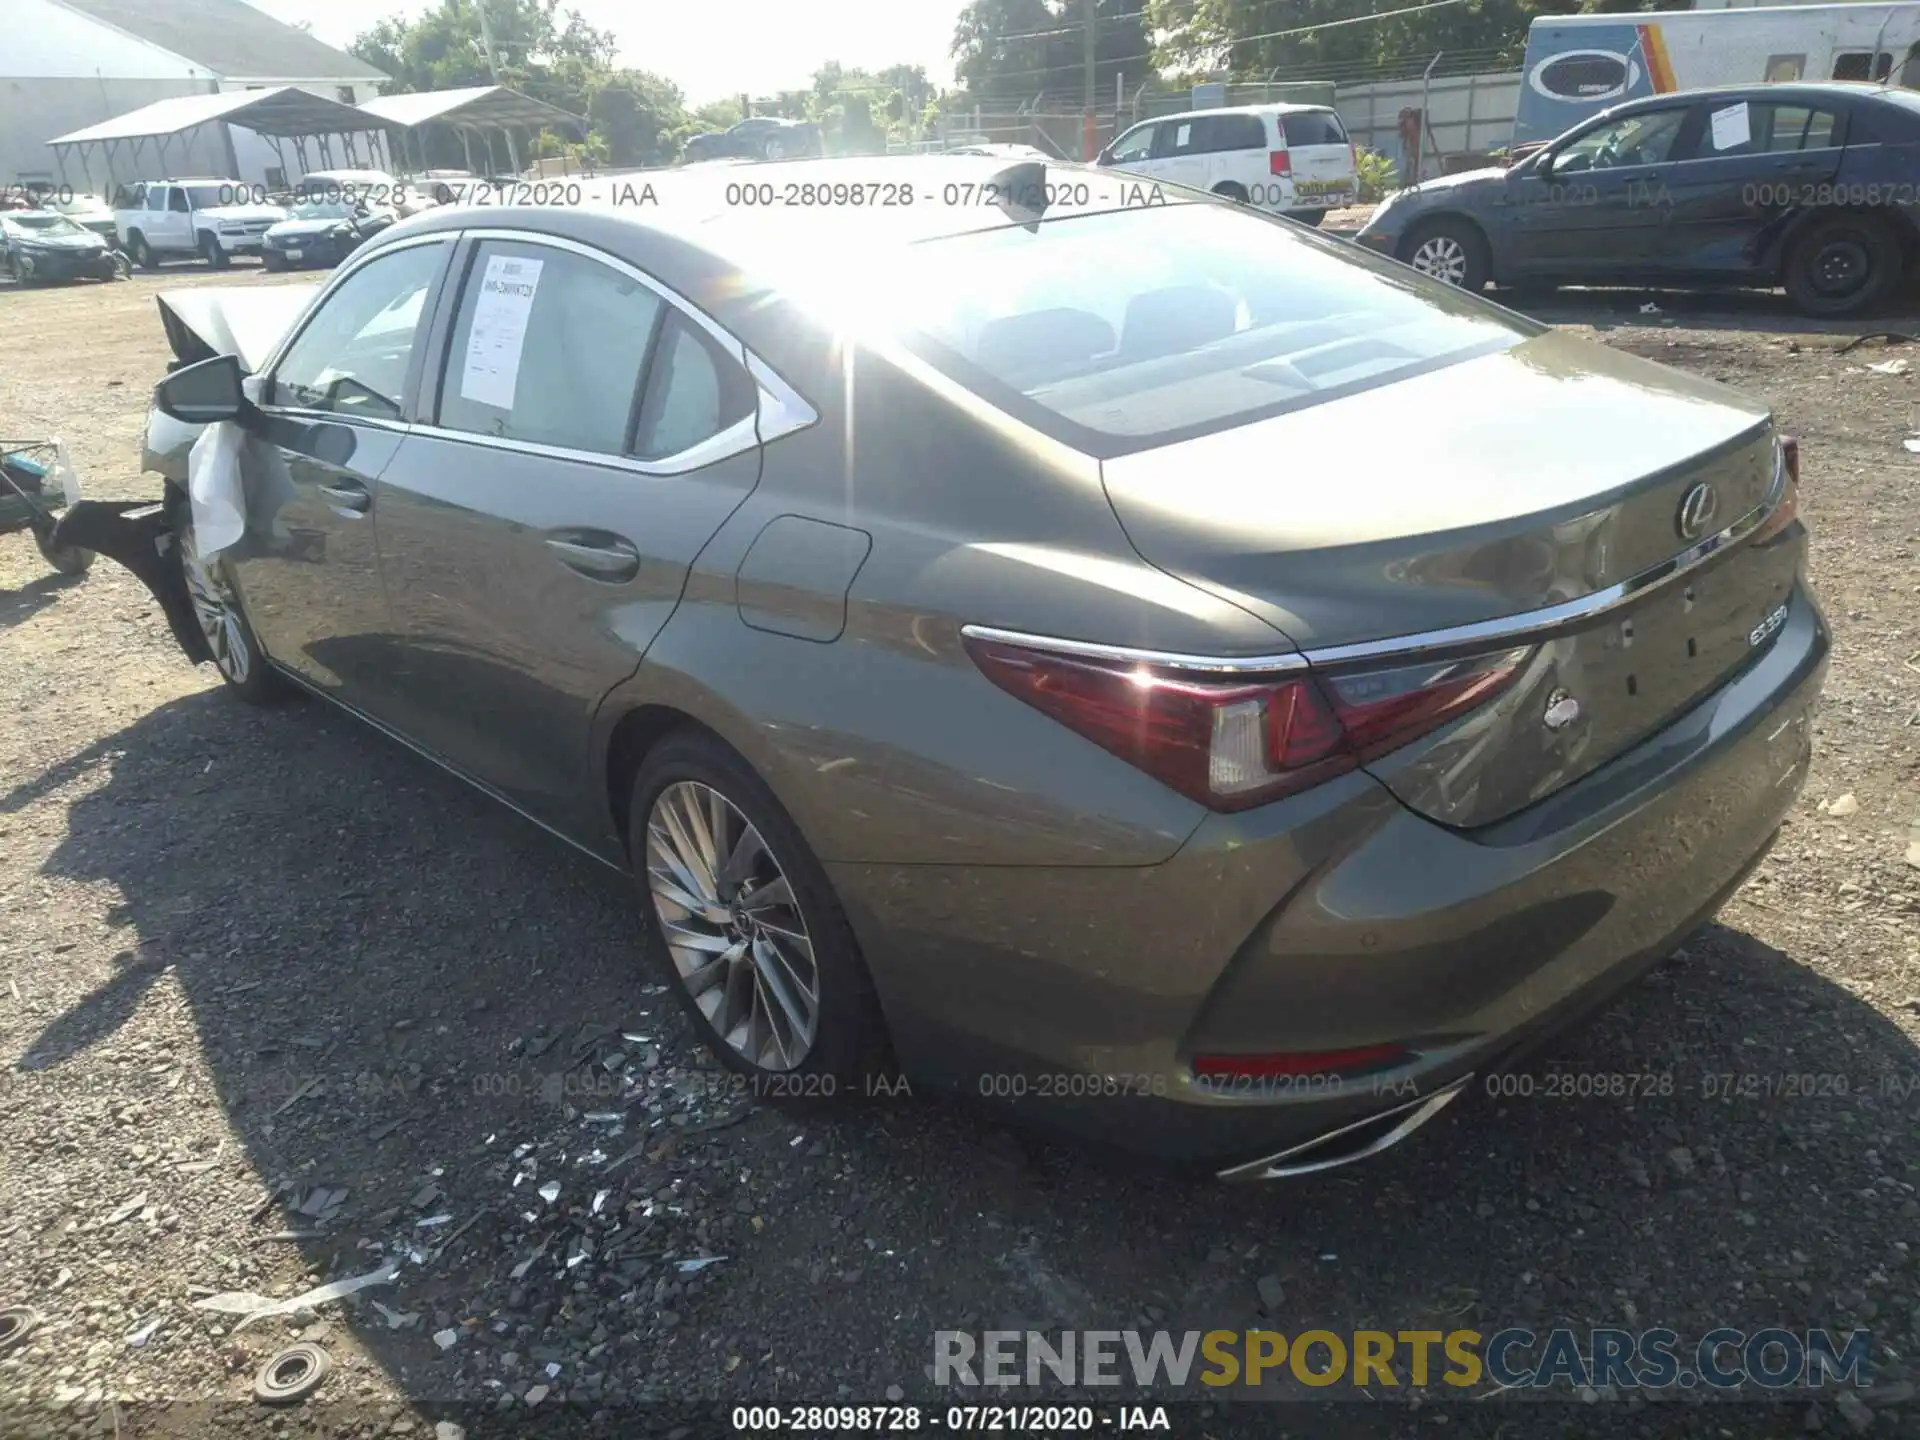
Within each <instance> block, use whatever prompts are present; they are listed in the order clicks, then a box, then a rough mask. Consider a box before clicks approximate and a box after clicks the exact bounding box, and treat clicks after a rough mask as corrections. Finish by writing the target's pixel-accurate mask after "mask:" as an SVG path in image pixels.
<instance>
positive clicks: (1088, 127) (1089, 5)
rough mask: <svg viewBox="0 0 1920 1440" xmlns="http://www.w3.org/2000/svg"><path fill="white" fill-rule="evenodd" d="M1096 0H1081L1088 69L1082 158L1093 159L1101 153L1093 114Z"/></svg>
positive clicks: (1085, 63) (1082, 40) (1081, 21)
mask: <svg viewBox="0 0 1920 1440" xmlns="http://www.w3.org/2000/svg"><path fill="white" fill-rule="evenodd" d="M1098 14H1099V11H1098V9H1097V8H1096V0H1080V29H1081V47H1082V59H1083V65H1084V68H1085V70H1086V90H1087V98H1086V114H1085V117H1084V118H1083V120H1082V121H1081V132H1082V133H1081V136H1080V151H1081V154H1080V158H1081V159H1082V160H1091V159H1093V157H1094V156H1095V155H1096V154H1098V153H1099V150H1100V146H1099V143H1098V142H1099V139H1100V131H1099V125H1098V122H1097V121H1095V119H1094V116H1093V105H1094V96H1093V57H1094V38H1095V23H1096V16H1097V15H1098Z"/></svg>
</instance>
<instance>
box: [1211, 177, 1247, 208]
mask: <svg viewBox="0 0 1920 1440" xmlns="http://www.w3.org/2000/svg"><path fill="white" fill-rule="evenodd" d="M1213 193H1214V194H1216V195H1218V196H1219V197H1220V198H1221V199H1222V200H1231V201H1233V203H1234V204H1236V205H1246V204H1249V203H1250V202H1251V201H1252V199H1253V197H1252V196H1250V195H1248V194H1247V187H1246V186H1244V185H1240V184H1237V183H1235V182H1234V181H1232V180H1222V181H1221V182H1220V183H1219V184H1218V185H1216V186H1214V187H1213Z"/></svg>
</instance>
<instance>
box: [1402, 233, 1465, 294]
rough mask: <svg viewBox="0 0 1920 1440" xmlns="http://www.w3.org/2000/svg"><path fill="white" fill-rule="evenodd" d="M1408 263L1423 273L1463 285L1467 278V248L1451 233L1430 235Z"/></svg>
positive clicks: (1449, 282) (1453, 283) (1452, 283)
mask: <svg viewBox="0 0 1920 1440" xmlns="http://www.w3.org/2000/svg"><path fill="white" fill-rule="evenodd" d="M1407 263H1408V264H1409V265H1411V266H1413V268H1414V269H1416V270H1418V271H1419V272H1420V273H1421V274H1423V275H1431V276H1432V277H1433V278H1434V279H1436V280H1444V281H1445V282H1446V283H1447V284H1449V285H1462V284H1465V283H1466V279H1467V249H1466V246H1464V245H1462V244H1461V243H1460V242H1459V241H1458V240H1456V239H1454V238H1453V236H1451V235H1429V236H1428V237H1427V238H1426V239H1425V240H1422V241H1421V242H1420V244H1419V246H1418V247H1417V248H1416V249H1415V250H1414V252H1413V255H1412V257H1411V258H1410V259H1409V260H1408V261H1407Z"/></svg>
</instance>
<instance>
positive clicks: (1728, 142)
mask: <svg viewBox="0 0 1920 1440" xmlns="http://www.w3.org/2000/svg"><path fill="white" fill-rule="evenodd" d="M1752 138H1753V128H1752V126H1751V125H1750V124H1749V123H1748V120H1747V102H1746V101H1744V100H1742V101H1741V102H1740V103H1739V104H1738V105H1729V106H1727V108H1726V109H1724V110H1716V111H1714V112H1713V148H1714V149H1716V150H1737V149H1739V148H1740V147H1741V146H1742V145H1744V144H1746V143H1747V141H1749V140H1751V139H1752Z"/></svg>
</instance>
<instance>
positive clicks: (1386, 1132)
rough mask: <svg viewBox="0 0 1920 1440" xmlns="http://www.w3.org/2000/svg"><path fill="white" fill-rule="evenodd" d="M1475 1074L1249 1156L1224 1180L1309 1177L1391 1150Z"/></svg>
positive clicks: (1444, 1105) (1229, 1170) (1448, 1102)
mask: <svg viewBox="0 0 1920 1440" xmlns="http://www.w3.org/2000/svg"><path fill="white" fill-rule="evenodd" d="M1472 1080H1473V1076H1472V1074H1470V1073H1469V1074H1466V1075H1462V1076H1461V1077H1460V1078H1459V1079H1458V1080H1455V1081H1453V1082H1451V1083H1450V1084H1447V1085H1444V1086H1442V1087H1441V1088H1440V1089H1438V1090H1436V1091H1434V1092H1433V1093H1432V1094H1431V1095H1423V1096H1421V1097H1420V1098H1419V1099H1417V1100H1410V1101H1408V1102H1407V1103H1406V1104H1404V1105H1396V1106H1394V1107H1393V1108H1392V1109H1390V1110H1383V1111H1381V1112H1379V1113H1378V1114H1376V1115H1368V1116H1365V1117H1364V1118H1362V1119H1359V1120H1353V1121H1349V1122H1348V1123H1347V1124H1345V1125H1342V1126H1339V1127H1338V1128H1337V1129H1333V1130H1329V1131H1327V1132H1326V1133H1325V1134H1323V1135H1316V1136H1314V1137H1313V1138H1312V1139H1311V1140H1303V1141H1301V1142H1300V1143H1299V1144H1297V1145H1292V1146H1289V1147H1288V1148H1287V1149H1285V1150H1282V1151H1280V1152H1279V1153H1278V1154H1277V1155H1269V1156H1267V1157H1266V1158H1265V1159H1262V1160H1250V1161H1248V1162H1247V1163H1246V1164H1244V1165H1234V1166H1230V1167H1229V1168H1227V1169H1225V1170H1222V1171H1220V1172H1219V1178H1220V1179H1222V1180H1288V1179H1292V1178H1293V1177H1295V1176H1298V1175H1311V1174H1313V1173H1314V1172H1316V1171H1319V1170H1333V1169H1337V1168H1338V1167H1339V1166H1342V1165H1351V1164H1352V1163H1353V1162H1354V1161H1356V1160H1365V1159H1367V1158H1368V1157H1369V1156H1372V1155H1378V1154H1379V1153H1380V1152H1381V1151H1383V1150H1390V1149H1392V1148H1393V1147H1394V1146H1395V1145H1398V1144H1399V1143H1400V1142H1401V1141H1402V1140H1404V1139H1406V1138H1407V1136H1409V1135H1411V1134H1413V1132H1414V1131H1416V1130H1418V1129H1419V1128H1420V1127H1421V1126H1422V1125H1424V1124H1426V1123H1427V1122H1428V1121H1429V1120H1431V1119H1433V1117H1434V1116H1436V1115H1438V1114H1439V1113H1440V1112H1441V1111H1442V1110H1444V1109H1446V1108H1447V1106H1449V1105H1451V1104H1452V1103H1453V1102H1454V1101H1455V1100H1456V1099H1458V1098H1459V1097H1460V1094H1461V1092H1462V1091H1464V1090H1465V1089H1466V1088H1467V1086H1468V1085H1469V1084H1470V1083H1472Z"/></svg>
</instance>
